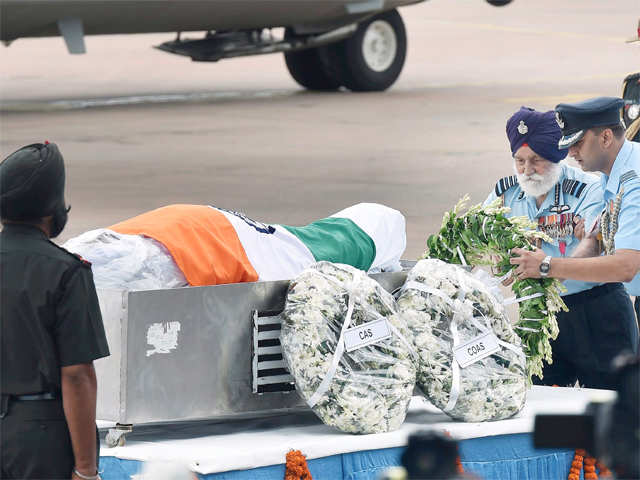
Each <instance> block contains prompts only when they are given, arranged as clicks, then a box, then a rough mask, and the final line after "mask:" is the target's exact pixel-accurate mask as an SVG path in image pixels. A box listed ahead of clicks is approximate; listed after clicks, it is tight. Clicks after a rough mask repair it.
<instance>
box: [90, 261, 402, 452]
mask: <svg viewBox="0 0 640 480" xmlns="http://www.w3.org/2000/svg"><path fill="white" fill-rule="evenodd" d="M407 263H408V262H407ZM411 263H413V262H411ZM407 266H409V265H407ZM372 278H374V279H375V280H377V281H378V282H379V283H380V284H381V285H382V286H383V287H384V288H385V289H387V290H388V291H394V290H395V289H397V288H399V287H400V286H401V285H402V284H403V283H404V280H405V278H406V273H405V272H395V273H380V274H375V275H372ZM288 285H289V282H288V281H277V282H255V283H236V284H228V285H214V286H209V287H193V288H178V289H167V290H147V291H126V290H106V289H100V290H98V297H99V299H100V308H101V310H102V315H103V320H104V325H105V329H106V333H107V339H108V341H109V348H110V350H111V356H110V357H107V358H104V359H100V360H98V361H96V363H95V365H96V371H97V375H98V382H99V388H98V411H97V414H98V418H99V419H101V420H107V421H112V422H116V427H115V428H112V429H110V430H109V432H108V433H107V437H106V441H107V444H108V445H109V446H115V445H123V444H124V440H125V434H126V433H128V432H130V431H131V430H132V428H133V426H134V425H143V424H153V423H173V422H183V421H195V420H227V419H237V418H251V417H261V416H268V415H275V414H282V413H286V412H291V411H294V410H306V409H307V407H306V405H305V403H304V402H303V401H302V400H301V399H300V397H299V396H298V395H297V394H296V392H295V389H294V385H293V378H292V377H291V375H289V372H288V371H287V369H286V366H285V364H284V361H283V359H282V350H281V347H280V341H279V340H278V337H279V334H280V319H279V317H278V316H277V315H278V314H279V313H280V312H281V311H282V309H283V308H284V301H285V296H286V292H287V287H288Z"/></svg>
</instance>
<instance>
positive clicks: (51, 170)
mask: <svg viewBox="0 0 640 480" xmlns="http://www.w3.org/2000/svg"><path fill="white" fill-rule="evenodd" d="M64 183H65V172H64V159H63V158H62V154H61V153H60V150H58V147H57V146H56V145H55V144H54V143H34V144H31V145H27V146H25V147H22V148H21V149H19V150H17V151H15V152H13V153H12V154H11V155H9V156H8V157H7V158H5V159H4V160H3V161H2V163H0V216H2V218H4V219H7V220H34V219H38V218H41V217H46V216H47V215H51V214H52V213H53V212H54V210H55V209H56V208H57V207H59V206H60V205H64V204H65V201H64Z"/></svg>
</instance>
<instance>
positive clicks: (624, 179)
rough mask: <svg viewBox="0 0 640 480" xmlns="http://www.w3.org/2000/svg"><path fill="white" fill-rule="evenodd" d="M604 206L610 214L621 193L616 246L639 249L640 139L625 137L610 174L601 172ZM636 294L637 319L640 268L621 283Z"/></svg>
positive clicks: (639, 308)
mask: <svg viewBox="0 0 640 480" xmlns="http://www.w3.org/2000/svg"><path fill="white" fill-rule="evenodd" d="M600 183H601V185H602V189H603V191H604V200H605V208H606V209H607V210H608V211H609V214H611V210H612V207H613V205H614V204H615V201H616V199H617V197H618V195H620V197H621V202H620V213H619V215H618V219H617V225H618V229H617V232H616V233H615V235H614V236H613V239H614V245H615V248H616V249H629V250H640V143H636V142H630V141H629V140H625V142H624V144H623V145H622V148H621V149H620V152H618V156H617V157H616V161H615V163H614V164H613V168H612V169H611V174H610V175H609V176H607V175H604V174H602V176H601V178H600ZM624 285H625V287H626V289H627V291H628V292H629V294H630V295H633V296H635V297H636V304H635V308H636V315H638V318H639V319H640V272H638V273H637V274H636V276H635V277H634V278H633V280H632V281H631V282H628V283H625V284H624Z"/></svg>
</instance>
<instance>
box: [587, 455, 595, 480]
mask: <svg viewBox="0 0 640 480" xmlns="http://www.w3.org/2000/svg"><path fill="white" fill-rule="evenodd" d="M584 480H598V474H597V473H596V459H595V458H594V457H587V458H585V459H584Z"/></svg>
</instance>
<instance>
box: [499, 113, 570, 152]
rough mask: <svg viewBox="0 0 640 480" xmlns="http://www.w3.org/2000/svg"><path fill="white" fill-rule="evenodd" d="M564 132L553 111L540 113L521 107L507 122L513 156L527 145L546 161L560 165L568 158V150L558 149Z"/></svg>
mask: <svg viewBox="0 0 640 480" xmlns="http://www.w3.org/2000/svg"><path fill="white" fill-rule="evenodd" d="M561 137H562V131H561V130H560V127H559V126H558V122H557V121H556V114H555V112H553V111H548V112H544V113H543V112H538V111H536V110H534V109H533V108H528V107H520V110H518V111H517V112H516V113H514V114H513V115H512V116H511V118H510V119H509V120H507V138H509V143H510V144H511V154H512V155H514V154H515V153H516V151H517V150H518V149H519V148H520V147H521V146H523V145H524V144H527V145H528V146H529V147H530V148H531V150H533V151H534V152H536V153H537V154H538V155H540V156H541V157H542V158H544V159H545V160H549V161H550V162H553V163H558V162H559V161H560V160H562V159H563V158H565V157H566V156H567V150H560V149H559V148H558V141H559V140H560V138H561Z"/></svg>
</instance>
